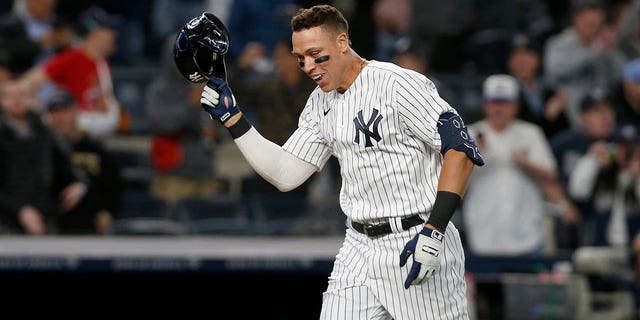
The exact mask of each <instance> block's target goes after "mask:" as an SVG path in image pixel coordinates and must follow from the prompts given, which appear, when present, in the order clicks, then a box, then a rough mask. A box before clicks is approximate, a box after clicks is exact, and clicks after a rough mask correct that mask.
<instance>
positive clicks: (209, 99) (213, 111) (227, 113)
mask: <svg viewBox="0 0 640 320" xmlns="http://www.w3.org/2000/svg"><path fill="white" fill-rule="evenodd" d="M200 103H201V104H202V108H203V109H204V111H206V112H208V113H209V115H210V116H211V119H212V120H213V119H215V120H218V121H220V123H222V124H224V123H225V122H227V121H228V120H229V119H230V118H231V117H232V116H233V115H235V114H237V113H238V112H240V109H239V108H238V105H237V104H236V98H235V97H234V96H233V92H231V88H229V84H227V82H226V81H224V80H222V79H220V78H216V77H212V78H210V79H209V82H207V86H206V87H204V90H202V96H201V99H200Z"/></svg>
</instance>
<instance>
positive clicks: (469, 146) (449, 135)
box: [438, 112, 484, 166]
mask: <svg viewBox="0 0 640 320" xmlns="http://www.w3.org/2000/svg"><path fill="white" fill-rule="evenodd" d="M438 133H439V134H440V140H441V142H442V146H441V148H440V153H442V155H444V154H445V153H447V151H449V150H450V149H454V150H457V151H460V152H464V153H466V154H467V156H468V157H469V159H471V161H473V163H475V164H476V165H478V166H483V165H484V159H483V158H482V155H481V154H480V151H478V146H477V145H476V141H475V140H474V139H473V137H471V135H469V132H468V131H467V127H466V126H465V125H464V121H462V118H460V116H459V115H457V114H455V113H453V112H446V113H443V114H441V115H440V118H439V119H438Z"/></svg>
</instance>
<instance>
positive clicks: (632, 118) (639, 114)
mask: <svg viewBox="0 0 640 320" xmlns="http://www.w3.org/2000/svg"><path fill="white" fill-rule="evenodd" d="M611 102H612V104H613V107H614V109H615V110H616V116H617V117H616V118H617V120H618V122H619V123H620V124H621V125H623V126H629V127H630V128H634V129H635V130H639V129H638V128H640V58H637V59H634V60H632V61H630V62H628V63H627V64H626V65H625V67H624V70H623V76H622V81H621V83H620V85H619V86H618V87H617V88H616V90H615V91H614V93H613V97H612V101H611Z"/></svg>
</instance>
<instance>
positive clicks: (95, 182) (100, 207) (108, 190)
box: [47, 91, 124, 234]
mask: <svg viewBox="0 0 640 320" xmlns="http://www.w3.org/2000/svg"><path fill="white" fill-rule="evenodd" d="M47 110H48V119H49V124H50V125H51V128H52V129H53V131H54V132H55V133H56V134H57V135H58V137H59V138H61V141H62V144H63V146H64V147H65V149H66V151H67V152H69V153H70V154H71V162H72V163H73V165H74V166H75V168H76V169H77V170H81V171H82V174H83V175H84V176H85V177H87V178H88V182H89V184H88V186H89V188H88V191H87V194H86V195H85V196H84V198H83V199H82V201H81V202H80V203H79V204H78V206H76V207H75V208H73V209H72V210H70V211H68V212H65V213H63V214H61V215H59V216H58V221H57V226H58V232H59V233H61V234H104V233H107V232H108V231H109V228H110V227H111V223H112V221H113V219H114V217H116V215H117V213H118V210H119V209H120V206H121V203H122V195H123V191H124V184H123V180H122V177H121V175H120V165H119V164H118V162H117V160H116V159H115V157H114V156H113V155H111V154H110V152H109V151H108V150H107V149H106V148H105V147H104V146H103V145H102V143H101V142H100V141H97V140H95V139H93V138H91V137H89V136H88V135H87V134H86V132H84V131H82V130H80V128H79V127H78V123H77V117H78V108H77V105H76V102H75V99H74V98H73V96H72V95H70V94H68V93H66V92H64V91H61V92H59V93H57V95H55V96H53V97H52V99H51V100H50V101H49V103H48V104H47Z"/></svg>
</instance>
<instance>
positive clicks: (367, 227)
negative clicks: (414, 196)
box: [351, 214, 424, 237]
mask: <svg viewBox="0 0 640 320" xmlns="http://www.w3.org/2000/svg"><path fill="white" fill-rule="evenodd" d="M400 221H401V223H402V229H403V230H407V229H409V228H411V227H413V226H417V225H419V224H421V223H424V220H422V218H420V216H419V215H417V214H416V215H414V216H410V217H406V218H402V220H400ZM351 226H352V227H353V229H354V230H356V231H358V232H360V233H362V234H366V235H368V236H370V237H379V236H384V235H387V234H389V233H392V232H393V229H391V224H390V223H389V222H382V223H377V224H367V223H360V222H356V221H351Z"/></svg>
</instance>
